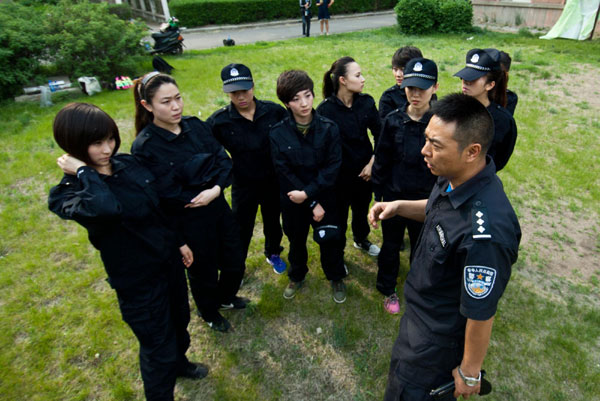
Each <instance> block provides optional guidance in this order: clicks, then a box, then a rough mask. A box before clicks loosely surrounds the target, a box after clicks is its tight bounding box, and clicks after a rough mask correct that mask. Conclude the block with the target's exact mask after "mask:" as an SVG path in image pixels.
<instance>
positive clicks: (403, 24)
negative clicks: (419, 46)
mask: <svg viewBox="0 0 600 401" xmlns="http://www.w3.org/2000/svg"><path fill="white" fill-rule="evenodd" d="M437 8H438V1H437V0H400V1H399V2H398V4H397V5H396V7H395V8H394V10H395V11H396V17H397V19H398V27H399V28H400V30H401V31H402V32H404V33H408V34H417V35H418V34H424V33H427V32H431V31H433V29H434V26H435V22H436V12H437Z"/></svg>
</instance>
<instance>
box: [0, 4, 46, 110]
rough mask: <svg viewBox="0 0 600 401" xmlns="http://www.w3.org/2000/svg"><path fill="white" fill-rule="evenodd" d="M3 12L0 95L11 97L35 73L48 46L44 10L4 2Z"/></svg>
mask: <svg viewBox="0 0 600 401" xmlns="http://www.w3.org/2000/svg"><path fill="white" fill-rule="evenodd" d="M0 13H1V15H4V16H5V17H4V18H0V99H7V98H12V97H13V96H15V95H17V94H19V93H20V92H21V87H22V86H23V85H25V84H26V83H27V82H29V81H30V80H31V79H33V78H34V77H35V73H36V71H37V68H38V66H39V64H40V62H39V60H40V59H41V58H42V57H43V55H44V53H45V48H46V46H45V41H44V35H43V30H44V28H43V25H44V24H43V21H42V17H41V16H42V14H41V13H39V12H36V11H35V10H33V9H32V8H30V7H26V6H23V5H21V4H15V3H0Z"/></svg>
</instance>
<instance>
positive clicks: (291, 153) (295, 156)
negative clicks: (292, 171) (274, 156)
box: [281, 146, 310, 167]
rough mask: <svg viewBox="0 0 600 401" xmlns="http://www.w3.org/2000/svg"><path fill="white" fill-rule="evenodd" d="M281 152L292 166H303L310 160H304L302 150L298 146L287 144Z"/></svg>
mask: <svg viewBox="0 0 600 401" xmlns="http://www.w3.org/2000/svg"><path fill="white" fill-rule="evenodd" d="M281 154H282V155H283V156H284V158H285V160H287V161H288V163H289V164H290V165H292V166H294V167H300V166H304V165H306V163H307V162H310V160H304V159H305V158H304V152H303V151H302V149H301V148H300V147H293V146H288V147H286V148H285V149H284V150H283V151H282V152H281Z"/></svg>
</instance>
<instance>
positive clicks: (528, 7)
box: [472, 0, 600, 38]
mask: <svg viewBox="0 0 600 401" xmlns="http://www.w3.org/2000/svg"><path fill="white" fill-rule="evenodd" d="M472 3H473V19H474V22H475V23H477V24H486V23H489V24H492V25H507V26H515V27H526V28H540V29H544V30H549V29H550V28H552V27H553V26H554V24H555V23H556V21H558V18H559V17H560V15H561V14H562V10H563V7H564V3H565V0H515V1H510V0H473V1H472ZM597 37H600V20H599V21H598V23H597V24H596V29H595V31H594V38H597Z"/></svg>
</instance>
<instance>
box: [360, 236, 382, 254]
mask: <svg viewBox="0 0 600 401" xmlns="http://www.w3.org/2000/svg"><path fill="white" fill-rule="evenodd" d="M354 247H355V248H356V249H360V250H361V251H365V252H367V253H368V254H369V255H371V256H377V255H379V252H381V249H380V248H379V247H378V246H377V245H375V244H372V243H371V241H369V240H368V239H365V240H364V241H362V242H360V243H358V242H356V241H354Z"/></svg>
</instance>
